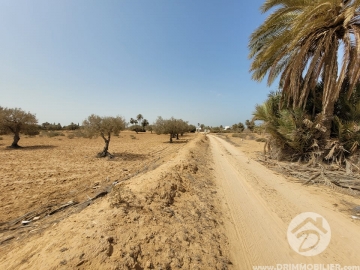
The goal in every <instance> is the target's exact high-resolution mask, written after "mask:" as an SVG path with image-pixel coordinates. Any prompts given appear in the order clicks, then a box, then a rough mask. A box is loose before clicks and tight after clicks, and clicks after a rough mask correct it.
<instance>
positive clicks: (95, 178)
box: [0, 131, 191, 239]
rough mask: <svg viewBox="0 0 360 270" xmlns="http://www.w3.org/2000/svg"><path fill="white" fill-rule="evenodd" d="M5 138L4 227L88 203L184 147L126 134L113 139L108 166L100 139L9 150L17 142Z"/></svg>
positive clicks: (38, 142) (0, 215) (41, 140)
mask: <svg viewBox="0 0 360 270" xmlns="http://www.w3.org/2000/svg"><path fill="white" fill-rule="evenodd" d="M2 137H3V138H4V140H0V164H1V166H0V225H1V223H2V222H5V221H9V220H12V219H14V218H16V217H19V216H21V215H24V214H25V213H27V212H29V211H31V210H34V209H36V208H39V207H45V206H48V205H59V204H63V203H65V202H68V201H70V200H73V201H79V202H80V201H83V200H85V199H87V198H88V197H92V196H93V195H94V194H96V193H97V192H98V189H100V188H101V187H102V186H107V185H109V184H111V183H112V182H114V181H121V180H123V179H126V178H128V177H131V176H133V175H134V174H136V173H137V172H138V171H143V170H144V169H146V168H147V167H149V166H150V167H153V166H155V165H158V164H160V163H162V162H163V161H166V160H168V158H170V157H171V155H176V153H177V151H178V150H179V149H180V148H181V147H183V146H184V144H183V143H174V144H172V145H170V144H169V143H167V142H168V136H166V135H156V134H149V133H139V134H136V133H134V132H126V131H125V132H122V133H121V134H120V136H119V137H113V138H112V139H111V142H110V149H109V151H110V152H111V153H112V154H114V155H115V158H114V159H112V160H110V161H109V160H108V159H99V158H96V153H98V152H100V151H101V150H102V148H103V146H104V143H103V140H102V139H101V138H98V139H92V140H91V139H85V138H74V139H69V138H67V137H66V136H59V137H52V138H49V137H46V136H45V137H39V136H36V137H34V138H26V137H23V138H22V139H21V140H20V145H21V146H23V147H24V148H22V149H8V148H6V146H8V145H10V144H11V142H12V138H11V136H2ZM133 138H135V139H133ZM190 138H191V135H187V137H183V138H181V142H185V140H186V139H190ZM0 239H1V238H0Z"/></svg>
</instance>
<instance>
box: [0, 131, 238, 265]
mask: <svg viewBox="0 0 360 270" xmlns="http://www.w3.org/2000/svg"><path fill="white" fill-rule="evenodd" d="M155 136H156V135H155ZM140 141H141V139H140ZM183 145H184V147H182V148H181V149H180V150H179V151H178V153H177V155H176V156H173V157H172V158H171V159H170V160H168V161H167V162H164V164H163V165H161V166H159V167H157V168H156V169H154V170H153V171H150V172H148V173H146V174H142V175H139V176H136V177H133V178H130V179H129V180H127V181H121V182H119V183H118V184H117V185H115V186H114V188H113V189H112V191H111V192H110V194H109V195H108V196H107V197H105V198H100V199H98V200H96V201H95V202H94V203H93V204H92V205H90V206H88V207H87V208H86V209H84V210H83V211H81V212H78V213H74V214H73V215H70V216H69V217H68V218H67V219H65V220H62V221H60V222H59V221H53V224H52V225H51V228H48V229H47V230H45V231H42V232H41V234H31V233H29V232H28V233H27V235H28V237H23V238H22V239H19V240H17V239H13V240H11V241H9V242H5V243H3V245H1V246H0V254H1V257H0V269H58V268H62V269H227V268H228V266H229V265H230V264H231V262H230V261H229V259H228V257H227V254H228V251H227V247H228V245H227V242H226V236H225V235H224V232H223V230H222V228H223V226H222V225H221V222H222V220H223V218H222V214H221V212H220V208H219V207H218V206H219V205H220V202H219V201H218V200H217V197H216V192H217V191H216V186H215V185H214V179H213V178H212V177H211V176H210V175H209V163H208V162H209V160H208V158H207V157H206V155H207V153H208V152H209V151H208V142H207V138H206V137H204V136H203V135H198V136H197V137H196V138H195V139H193V140H191V141H190V142H188V143H187V144H183ZM171 146H172V145H171ZM103 162H104V164H106V162H107V161H103ZM108 162H110V163H111V161H108ZM47 219H48V217H44V218H43V219H40V220H39V221H36V222H41V220H44V221H46V220H47ZM28 226H29V225H26V227H28Z"/></svg>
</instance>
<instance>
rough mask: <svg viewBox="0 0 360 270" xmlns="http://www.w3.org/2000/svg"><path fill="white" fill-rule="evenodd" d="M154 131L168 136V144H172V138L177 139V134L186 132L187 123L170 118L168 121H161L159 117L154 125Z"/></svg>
mask: <svg viewBox="0 0 360 270" xmlns="http://www.w3.org/2000/svg"><path fill="white" fill-rule="evenodd" d="M154 130H155V131H156V133H157V134H169V136H170V143H172V142H173V138H175V137H176V138H177V139H179V133H180V134H181V133H183V132H185V130H186V131H187V130H188V127H187V122H185V121H183V120H182V119H175V118H174V117H171V118H170V119H166V120H165V119H163V118H162V117H161V116H159V117H158V118H157V119H156V121H155V123H154Z"/></svg>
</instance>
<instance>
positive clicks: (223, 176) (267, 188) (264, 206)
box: [208, 135, 360, 269]
mask: <svg viewBox="0 0 360 270" xmlns="http://www.w3.org/2000/svg"><path fill="white" fill-rule="evenodd" d="M208 137H209V139H210V145H211V152H212V156H213V162H214V172H215V174H216V179H217V184H218V186H219V194H220V196H221V197H222V202H223V207H224V208H223V209H224V212H227V213H228V217H227V221H226V222H225V223H226V224H225V226H226V231H227V235H228V237H229V242H230V247H231V260H232V262H233V266H234V269H254V268H253V267H254V266H265V265H269V266H271V265H274V266H275V265H277V264H293V263H304V264H305V263H306V264H340V265H342V266H347V265H360V226H359V225H360V224H359V222H358V221H354V220H352V219H351V218H350V216H349V215H345V214H344V213H342V212H340V211H337V210H336V209H335V206H334V205H332V203H331V201H329V200H326V194H325V195H324V194H322V195H321V196H318V195H317V194H315V195H314V194H312V193H311V192H310V191H309V190H307V189H306V188H305V187H303V186H301V185H300V184H298V183H292V182H289V181H288V180H286V179H284V178H283V177H281V176H279V175H276V174H274V172H272V171H270V170H268V169H267V168H265V167H264V166H262V165H261V164H259V163H257V162H256V161H254V160H251V159H249V158H248V157H247V156H246V155H245V154H243V153H242V152H241V151H239V149H237V148H236V147H235V146H234V145H232V144H230V143H228V142H226V141H225V140H223V139H221V138H219V137H217V136H214V135H208ZM303 212H315V213H318V214H320V215H322V216H323V217H324V218H325V219H326V220H327V221H328V223H329V225H330V227H331V242H330V244H329V246H328V247H327V249H326V250H325V251H323V252H322V253H321V254H319V255H316V256H312V257H306V256H303V255H300V254H298V253H296V252H295V251H294V250H292V248H291V247H290V245H289V244H288V241H287V228H288V226H289V223H290V221H291V220H292V219H293V218H294V217H295V216H297V215H298V214H300V213H303ZM325 269H326V268H325Z"/></svg>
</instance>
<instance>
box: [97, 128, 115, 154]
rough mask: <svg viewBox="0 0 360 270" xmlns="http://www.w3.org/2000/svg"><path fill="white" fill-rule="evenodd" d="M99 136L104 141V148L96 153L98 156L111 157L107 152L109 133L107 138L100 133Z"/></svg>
mask: <svg viewBox="0 0 360 270" xmlns="http://www.w3.org/2000/svg"><path fill="white" fill-rule="evenodd" d="M101 137H102V138H103V139H104V142H105V146H104V149H103V150H102V152H100V153H98V155H97V156H98V157H106V156H109V157H113V156H112V155H111V154H110V153H109V152H108V150H109V144H110V134H108V138H107V139H106V138H105V136H103V135H101Z"/></svg>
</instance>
